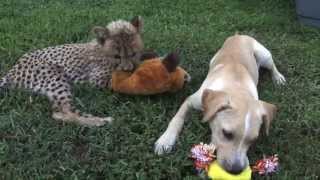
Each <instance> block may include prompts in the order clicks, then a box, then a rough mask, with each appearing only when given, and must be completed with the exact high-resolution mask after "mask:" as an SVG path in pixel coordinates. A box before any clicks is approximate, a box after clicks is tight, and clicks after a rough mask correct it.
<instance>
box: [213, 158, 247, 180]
mask: <svg viewBox="0 0 320 180" xmlns="http://www.w3.org/2000/svg"><path fill="white" fill-rule="evenodd" d="M208 176H209V178H211V179H213V180H250V179H251V168H250V167H249V166H248V167H247V168H246V169H245V170H244V171H242V172H241V173H240V174H237V175H234V174H230V173H228V172H226V171H225V170H224V169H223V168H222V167H221V166H220V165H219V164H218V163H217V161H214V162H213V163H212V164H210V166H209V170H208Z"/></svg>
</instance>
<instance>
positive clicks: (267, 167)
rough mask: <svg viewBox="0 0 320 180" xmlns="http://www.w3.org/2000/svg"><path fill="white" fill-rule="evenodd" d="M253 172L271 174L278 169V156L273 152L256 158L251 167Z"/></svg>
mask: <svg viewBox="0 0 320 180" xmlns="http://www.w3.org/2000/svg"><path fill="white" fill-rule="evenodd" d="M252 170H253V172H258V173H259V174H260V175H271V174H273V173H275V172H277V171H278V170H279V158H278V155H277V154H275V155H273V156H269V157H263V159H261V160H258V161H257V162H256V164H255V165H254V166H253V167H252Z"/></svg>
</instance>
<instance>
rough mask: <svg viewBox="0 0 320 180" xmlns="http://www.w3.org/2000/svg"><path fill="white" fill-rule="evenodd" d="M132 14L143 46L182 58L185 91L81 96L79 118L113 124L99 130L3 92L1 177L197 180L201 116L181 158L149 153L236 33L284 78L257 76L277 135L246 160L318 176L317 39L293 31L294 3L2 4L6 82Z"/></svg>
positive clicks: (187, 131)
mask: <svg viewBox="0 0 320 180" xmlns="http://www.w3.org/2000/svg"><path fill="white" fill-rule="evenodd" d="M135 15H141V16H143V18H144V20H145V29H144V39H145V45H146V47H148V48H153V49H156V50H157V51H158V52H160V53H161V54H165V53H168V52H170V51H172V50H174V49H176V48H180V49H181V50H182V52H181V56H182V58H183V63H182V66H183V67H184V68H185V69H187V70H188V71H189V72H190V74H191V75H192V77H193V80H192V82H191V83H190V85H189V86H187V87H186V89H184V90H182V91H180V92H178V93H176V94H162V95H157V96H147V97H134V96H124V95H120V94H116V93H112V92H109V91H103V90H97V89H93V88H89V87H76V88H75V89H74V92H75V95H76V99H75V102H76V105H77V106H78V107H79V108H80V109H81V110H82V111H86V112H91V113H93V114H97V115H104V116H113V117H115V119H116V120H115V122H114V123H113V124H112V125H107V126H104V127H101V128H87V127H81V126H77V125H72V124H61V123H59V122H56V121H54V120H52V119H51V118H50V108H49V102H48V101H47V100H46V98H44V97H40V96H33V95H32V94H30V93H27V92H23V91H19V90H13V91H10V92H5V91H2V92H0V179H64V178H65V179H141V180H142V179H197V177H196V176H195V175H194V173H193V167H192V162H191V161H190V160H189V159H188V152H189V149H190V147H191V146H192V144H195V143H199V142H201V141H204V142H208V140H209V136H210V130H209V128H208V127H207V125H206V124H202V123H200V121H199V119H200V118H201V115H200V114H199V113H193V115H192V117H191V120H190V121H188V122H187V123H186V126H185V128H184V130H183V132H182V134H181V136H180V138H179V141H178V142H177V145H176V147H177V150H176V151H174V152H173V153H171V154H169V155H167V156H161V157H159V156H156V155H154V153H153V144H154V142H155V141H156V139H157V138H158V137H159V135H160V134H161V133H162V132H163V131H164V130H165V128H166V126H167V124H168V122H169V121H170V119H171V118H172V117H173V115H174V114H175V112H176V111H177V109H178V107H179V105H180V104H181V102H182V101H183V99H184V98H185V97H187V96H188V95H189V94H191V93H192V92H193V91H195V90H196V89H197V88H198V87H199V86H200V84H201V82H202V81H203V79H204V77H205V76H206V71H207V69H208V62H209V60H210V59H211V57H212V56H213V55H214V53H215V52H216V51H217V49H218V48H219V47H220V46H221V45H222V43H223V41H224V40H225V39H226V37H228V36H230V35H233V34H234V33H235V32H237V31H238V32H240V33H241V34H249V35H252V36H254V37H255V38H257V39H258V40H259V41H260V42H262V43H263V44H264V45H265V46H266V47H268V48H269V49H270V50H271V51H272V53H273V56H274V59H275V61H276V64H277V65H278V67H279V69H280V71H281V72H283V74H284V75H285V76H286V77H287V80H288V84H287V85H286V86H284V87H276V86H274V85H273V84H272V81H271V78H270V77H269V74H268V73H263V75H262V77H261V83H260V85H259V91H260V97H261V99H262V100H265V101H268V102H272V103H274V104H276V105H277V106H278V107H279V109H280V111H279V114H278V116H277V117H276V119H275V120H274V122H273V124H272V128H271V131H270V133H271V135H270V136H269V137H261V138H260V139H259V141H258V142H257V143H256V145H255V146H254V147H253V148H251V150H250V151H249V158H250V161H251V162H254V161H255V160H256V159H258V158H261V157H262V154H273V153H278V154H279V156H280V160H281V170H280V172H279V173H278V174H277V175H275V176H273V177H272V178H271V179H290V180H291V179H310V180H311V179H317V178H319V174H320V171H319V169H320V138H319V137H320V128H319V127H320V120H319V117H320V112H319V105H320V103H319V102H320V94H319V92H320V84H319V80H320V74H319V69H320V63H319V58H320V46H319V45H320V30H319V29H314V28H308V27H305V26H301V25H300V24H299V23H298V22H297V20H296V15H295V10H294V3H293V1H284V0H262V1H256V0H243V1H235V0H194V1H189V0H177V1H172V0H161V1H151V0H150V1H149V0H137V1H133V0H109V1H107V0H105V1H103V0H79V1H69V0H24V1H22V0H1V2H0V70H1V71H0V75H4V74H5V72H7V71H8V70H9V68H10V67H11V66H12V65H13V64H14V63H15V61H16V60H17V59H18V58H19V56H21V55H22V54H24V53H25V52H28V51H31V50H34V49H38V48H43V47H46V46H53V45H58V44H64V43H73V42H83V41H86V40H88V39H89V38H90V36H88V35H89V31H90V28H91V27H93V26H95V25H105V24H107V23H108V22H109V21H111V20H115V19H118V18H123V19H129V18H131V17H133V16H135ZM30 97H32V101H31V99H30ZM256 179H269V178H260V177H256Z"/></svg>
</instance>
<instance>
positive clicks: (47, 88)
mask: <svg viewBox="0 0 320 180" xmlns="http://www.w3.org/2000/svg"><path fill="white" fill-rule="evenodd" d="M51 68H52V67H51ZM40 74H41V73H40ZM38 78H39V81H40V82H42V83H39V84H37V85H36V86H34V87H33V90H34V91H37V92H39V91H40V92H41V94H44V95H46V96H47V97H48V98H49V100H50V101H51V102H52V103H53V105H52V109H53V114H52V117H53V118H54V119H56V120H62V121H64V122H75V123H78V124H81V125H86V126H102V125H104V124H105V123H107V122H108V123H110V122H111V121H112V118H111V117H104V118H103V117H96V116H93V115H91V114H81V113H80V111H79V110H77V109H76V108H75V107H74V106H72V93H71V85H70V84H69V83H68V81H67V78H66V77H65V76H64V75H63V72H59V71H58V70H57V71H55V70H53V71H50V72H48V71H46V75H43V74H41V75H39V76H38Z"/></svg>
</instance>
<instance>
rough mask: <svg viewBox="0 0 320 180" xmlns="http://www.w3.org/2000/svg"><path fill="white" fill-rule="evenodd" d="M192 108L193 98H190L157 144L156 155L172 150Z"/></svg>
mask: <svg viewBox="0 0 320 180" xmlns="http://www.w3.org/2000/svg"><path fill="white" fill-rule="evenodd" d="M191 108H192V101H191V97H188V98H187V99H186V100H185V101H184V103H183V104H182V105H181V107H180V108H179V110H178V112H177V114H176V115H175V116H174V117H173V118H172V120H171V121H170V123H169V125H168V128H167V129H166V131H165V132H164V133H163V134H162V135H161V137H160V138H159V139H158V140H157V141H156V143H155V149H154V151H155V153H156V154H159V155H160V154H163V153H168V152H170V151H171V150H172V148H173V146H174V144H175V142H176V140H177V138H178V136H179V134H180V132H181V130H182V127H183V124H184V121H185V119H186V118H187V114H188V112H189V111H190V109H191Z"/></svg>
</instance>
